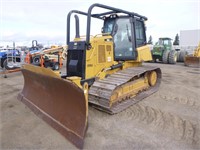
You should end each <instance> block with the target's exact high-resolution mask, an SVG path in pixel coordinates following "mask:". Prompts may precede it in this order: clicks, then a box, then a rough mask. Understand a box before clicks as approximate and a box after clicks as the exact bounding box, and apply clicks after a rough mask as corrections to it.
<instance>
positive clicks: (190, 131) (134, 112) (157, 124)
mask: <svg viewBox="0 0 200 150" xmlns="http://www.w3.org/2000/svg"><path fill="white" fill-rule="evenodd" d="M118 115H120V116H126V118H127V119H135V120H138V121H139V122H140V123H143V124H146V125H148V128H150V129H151V130H153V131H156V132H157V131H161V132H162V134H166V135H168V136H172V138H174V139H176V140H184V141H187V143H189V144H196V143H198V142H199V134H197V132H196V131H197V130H198V129H197V127H198V126H199V125H198V122H196V123H194V122H192V121H190V120H185V119H183V118H181V117H180V116H178V115H175V114H171V113H169V112H164V111H162V110H160V109H155V108H153V107H150V106H145V105H142V104H136V105H134V106H132V107H130V108H129V109H127V110H125V111H123V112H122V113H120V114H118Z"/></svg>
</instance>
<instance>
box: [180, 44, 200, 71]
mask: <svg viewBox="0 0 200 150" xmlns="http://www.w3.org/2000/svg"><path fill="white" fill-rule="evenodd" d="M184 63H185V66H191V67H200V42H199V45H198V47H197V48H196V49H195V50H194V54H193V55H188V56H186V57H185V61H184Z"/></svg>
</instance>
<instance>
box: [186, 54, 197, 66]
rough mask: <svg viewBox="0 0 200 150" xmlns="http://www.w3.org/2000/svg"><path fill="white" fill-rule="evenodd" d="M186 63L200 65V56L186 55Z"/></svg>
mask: <svg viewBox="0 0 200 150" xmlns="http://www.w3.org/2000/svg"><path fill="white" fill-rule="evenodd" d="M184 63H185V65H186V66H191V67H200V57H196V56H186V57H185V62H184Z"/></svg>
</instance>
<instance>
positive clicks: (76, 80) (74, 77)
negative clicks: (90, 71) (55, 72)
mask: <svg viewBox="0 0 200 150" xmlns="http://www.w3.org/2000/svg"><path fill="white" fill-rule="evenodd" d="M66 79H68V80H70V81H72V82H73V83H75V84H76V85H78V86H79V87H80V88H82V85H81V78H80V77H77V76H72V77H67V78H66Z"/></svg>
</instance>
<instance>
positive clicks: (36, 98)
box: [18, 4, 161, 148]
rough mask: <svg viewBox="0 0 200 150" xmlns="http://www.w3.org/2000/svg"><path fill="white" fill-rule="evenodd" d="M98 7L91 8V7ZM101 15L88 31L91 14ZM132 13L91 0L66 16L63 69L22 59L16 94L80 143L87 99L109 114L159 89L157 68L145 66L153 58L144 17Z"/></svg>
mask: <svg viewBox="0 0 200 150" xmlns="http://www.w3.org/2000/svg"><path fill="white" fill-rule="evenodd" d="M96 7H97V8H103V9H105V10H106V11H105V12H102V13H98V14H96V13H92V10H93V8H96ZM72 14H75V15H74V17H75V26H76V27H75V28H76V36H75V39H74V40H73V41H70V38H71V37H70V31H71V30H70V23H71V21H70V18H71V15H72ZM79 15H83V16H86V17H87V25H86V36H80V34H79ZM92 18H93V19H99V20H102V23H103V28H102V29H101V32H102V33H101V34H98V35H95V36H91V35H90V28H91V27H90V26H91V19H92ZM146 20H147V18H146V17H145V16H141V15H139V14H137V13H133V12H129V11H126V10H122V9H118V8H114V7H110V6H106V5H103V4H93V5H91V6H90V7H89V9H88V12H82V11H77V10H72V11H70V12H69V13H68V16H67V40H66V44H67V46H68V50H67V61H66V72H67V73H66V75H62V76H59V75H58V74H56V73H54V72H53V71H52V70H50V69H47V68H41V67H37V66H31V65H24V66H23V69H22V73H23V76H24V88H23V90H22V92H21V93H20V94H19V96H18V99H19V100H21V101H22V102H23V103H25V104H26V105H27V106H28V107H29V108H30V109H32V110H33V111H34V112H35V113H36V114H38V115H39V116H40V117H41V118H42V119H43V120H45V121H46V122H47V123H48V124H50V125H51V126H52V127H53V128H55V129H56V130H57V131H58V132H60V133H61V134H62V135H64V136H65V137H66V138H67V139H68V140H69V141H70V142H72V143H73V144H74V145H75V146H76V147H78V148H83V143H84V136H85V133H86V130H87V125H88V103H89V104H91V106H93V107H95V108H97V109H99V110H102V111H105V112H107V113H110V114H115V113H118V112H120V111H122V110H124V109H126V108H127V107H129V106H131V105H133V104H134V103H137V102H138V101H140V100H142V99H143V98H145V97H147V96H149V95H151V94H152V93H154V92H156V91H157V90H158V87H159V85H160V82H161V70H160V68H158V67H153V66H144V65H142V62H143V61H150V60H152V57H151V52H150V47H149V46H148V45H147V43H146V31H145V28H146V27H145V21H146Z"/></svg>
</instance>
